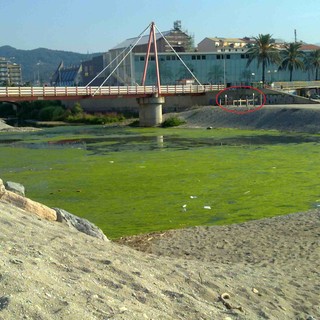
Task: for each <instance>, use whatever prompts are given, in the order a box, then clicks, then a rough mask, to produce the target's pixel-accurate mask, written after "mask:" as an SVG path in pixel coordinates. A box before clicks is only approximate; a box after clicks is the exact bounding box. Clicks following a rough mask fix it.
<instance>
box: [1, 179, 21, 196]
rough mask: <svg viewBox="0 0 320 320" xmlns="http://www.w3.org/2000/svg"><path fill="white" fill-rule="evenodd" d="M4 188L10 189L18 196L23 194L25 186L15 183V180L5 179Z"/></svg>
mask: <svg viewBox="0 0 320 320" xmlns="http://www.w3.org/2000/svg"><path fill="white" fill-rule="evenodd" d="M4 186H5V188H6V189H7V190H8V191H12V192H14V193H16V194H18V195H20V196H23V197H24V196H25V188H24V186H23V185H22V184H20V183H17V182H12V181H7V182H6V183H5V184H4Z"/></svg>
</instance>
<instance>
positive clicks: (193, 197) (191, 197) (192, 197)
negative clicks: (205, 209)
mask: <svg viewBox="0 0 320 320" xmlns="http://www.w3.org/2000/svg"><path fill="white" fill-rule="evenodd" d="M197 198H198V197H197V196H190V199H197Z"/></svg>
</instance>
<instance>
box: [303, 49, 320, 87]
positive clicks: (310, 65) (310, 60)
mask: <svg viewBox="0 0 320 320" xmlns="http://www.w3.org/2000/svg"><path fill="white" fill-rule="evenodd" d="M304 65H305V68H306V69H307V70H312V71H313V70H315V80H316V81H317V80H319V69H320V49H317V50H313V51H311V52H310V53H309V54H308V55H306V56H305V60H304Z"/></svg>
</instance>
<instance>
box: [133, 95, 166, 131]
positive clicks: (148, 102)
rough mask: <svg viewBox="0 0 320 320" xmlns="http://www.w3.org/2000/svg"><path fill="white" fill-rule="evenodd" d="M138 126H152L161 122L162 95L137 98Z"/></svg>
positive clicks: (163, 100)
mask: <svg viewBox="0 0 320 320" xmlns="http://www.w3.org/2000/svg"><path fill="white" fill-rule="evenodd" d="M137 102H138V104H139V122H140V127H154V126H157V125H159V124H160V123H162V104H163V103H164V102H165V98H164V97H158V96H154V97H147V98H137Z"/></svg>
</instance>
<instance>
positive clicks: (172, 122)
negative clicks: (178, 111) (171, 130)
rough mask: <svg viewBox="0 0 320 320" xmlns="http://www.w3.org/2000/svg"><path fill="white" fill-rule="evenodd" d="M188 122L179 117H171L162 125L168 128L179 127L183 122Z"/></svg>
mask: <svg viewBox="0 0 320 320" xmlns="http://www.w3.org/2000/svg"><path fill="white" fill-rule="evenodd" d="M185 123H186V122H185V121H184V120H182V119H180V118H178V117H174V116H172V117H169V118H168V119H166V120H165V121H163V122H162V125H161V126H162V127H163V128H168V127H177V126H180V125H181V124H185Z"/></svg>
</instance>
